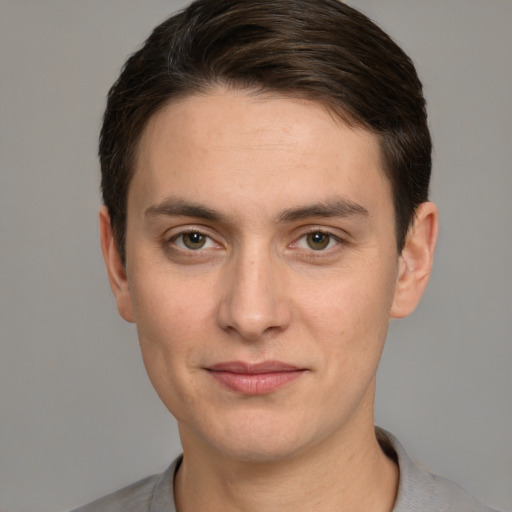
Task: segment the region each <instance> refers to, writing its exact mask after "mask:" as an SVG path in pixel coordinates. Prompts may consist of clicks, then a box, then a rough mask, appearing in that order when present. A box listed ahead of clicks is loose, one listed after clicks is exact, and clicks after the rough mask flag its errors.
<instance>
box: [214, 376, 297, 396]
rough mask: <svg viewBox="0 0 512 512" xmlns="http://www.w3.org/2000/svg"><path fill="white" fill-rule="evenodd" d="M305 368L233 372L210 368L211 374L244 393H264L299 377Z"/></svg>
mask: <svg viewBox="0 0 512 512" xmlns="http://www.w3.org/2000/svg"><path fill="white" fill-rule="evenodd" d="M303 373H304V370H295V371H286V372H270V373H255V374H251V373H233V372H227V371H215V370H210V375H212V377H213V378H214V379H215V380H216V381H217V382H220V383H221V384H222V385H224V386H225V387H227V388H228V389H231V390H232V391H236V392H237V393H243V394H244V395H264V394H266V393H271V392H272V391H275V390H277V389H279V388H281V387H283V386H285V385H286V384H288V383H290V382H292V381H294V380H295V379H298V378H299V377H300V376H301V375H302V374H303Z"/></svg>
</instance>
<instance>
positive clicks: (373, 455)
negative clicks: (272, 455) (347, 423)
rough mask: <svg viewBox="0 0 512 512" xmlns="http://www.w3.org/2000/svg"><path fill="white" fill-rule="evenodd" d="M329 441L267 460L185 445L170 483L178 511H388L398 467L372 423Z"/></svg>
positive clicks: (391, 506)
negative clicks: (376, 434)
mask: <svg viewBox="0 0 512 512" xmlns="http://www.w3.org/2000/svg"><path fill="white" fill-rule="evenodd" d="M185 437H186V436H185ZM330 441H331V442H328V443H323V444H321V445H316V446H314V447H311V448H310V449H308V450H304V451H303V452H301V453H300V454H296V455H295V456H293V457H289V458H287V459H285V460H279V461H272V462H267V461H265V462H261V461H256V462H255V461H247V460H242V461H240V460H233V459H231V458H229V459H228V458H224V457H222V456H221V455H219V454H215V456H212V455H213V454H206V453H205V451H204V450H194V449H192V450H189V451H187V449H186V448H187V446H186V443H184V458H183V462H182V465H181V467H180V469H179V471H178V474H177V476H176V482H175V501H176V506H177V510H178V512H203V511H209V512H217V511H222V512H232V511H233V512H234V511H240V510H244V512H260V511H261V510H265V511H266V512H277V511H279V512H288V511H290V512H291V511H293V512H301V511H306V510H307V511H310V510H322V511H324V512H331V511H332V512H340V511H343V512H359V511H363V510H364V511H366V510H372V511H374V512H390V511H391V510H392V509H393V504H394V501H395V498H396V491H397V486H398V468H397V466H396V465H395V463H394V462H392V461H391V460H390V459H388V458H387V457H386V455H385V454H384V453H383V451H382V449H381V448H380V446H379V444H378V441H377V439H376V436H375V431H374V427H373V423H372V424H371V425H369V427H368V428H366V429H364V430H362V429H358V430H357V431H355V432H352V433H351V432H345V433H344V435H341V438H338V439H331V440H330ZM195 446H196V447H197V445H195ZM205 455H206V456H205Z"/></svg>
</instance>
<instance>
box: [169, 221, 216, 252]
mask: <svg viewBox="0 0 512 512" xmlns="http://www.w3.org/2000/svg"><path fill="white" fill-rule="evenodd" d="M187 233H198V234H199V235H202V236H204V237H205V238H208V239H209V240H211V242H213V244H215V246H216V248H218V247H220V246H222V244H221V243H220V242H218V241H217V237H214V236H213V235H212V233H211V232H210V230H209V229H207V228H205V227H204V226H198V225H186V226H176V227H173V228H171V229H169V230H168V231H166V233H165V234H164V236H163V241H164V243H165V244H166V245H171V244H173V245H174V248H176V249H177V250H180V251H184V252H201V251H204V250H208V249H211V248H212V247H206V248H203V247H202V248H200V249H196V250H193V249H189V248H186V247H179V246H178V245H177V244H176V243H175V241H176V240H177V239H178V238H179V237H180V236H183V235H186V234H187Z"/></svg>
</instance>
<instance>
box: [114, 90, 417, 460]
mask: <svg viewBox="0 0 512 512" xmlns="http://www.w3.org/2000/svg"><path fill="white" fill-rule="evenodd" d="M107 225H108V222H107V221H106V220H105V226H107ZM105 230H107V231H108V227H105ZM104 238H105V237H104ZM106 238H108V236H106ZM107 245H108V244H107V243H106V242H105V240H104V246H107ZM126 250H127V263H126V274H124V273H123V272H124V271H123V270H120V269H119V264H117V267H116V264H115V263H112V261H114V260H115V258H116V255H115V254H114V256H112V254H110V256H109V255H108V254H107V256H106V257H107V265H109V262H108V259H109V257H110V261H111V263H110V278H111V282H112V281H114V283H113V285H112V287H113V289H114V291H115V293H116V297H117V301H118V306H119V310H120V312H121V314H122V315H123V316H124V318H125V319H126V320H129V321H134V322H135V323H136V325H137V329H138V334H139V338H140V346H141V350H142V355H143V359H144V363H145V366H146V369H147V372H148V374H149V377H150V379H151V381H152V383H153V386H154V387H155V389H156V391H157V392H158V394H159V396H160V398H161V399H162V401H163V402H164V404H165V405H166V406H167V408H168V409H169V410H170V411H171V412H172V414H173V415H174V416H175V417H176V419H177V421H178V424H179V428H180V434H181V436H182V442H183V445H184V449H185V451H187V450H188V449H190V450H192V449H193V448H192V447H198V446H199V447H201V448H202V449H203V451H210V452H211V453H216V454H223V455H225V456H230V457H237V458H242V459H251V460H252V459H255V460H268V459H272V460H274V459H281V458H286V457H290V456H293V455H296V454H299V453H302V452H304V451H307V450H308V449H312V448H313V447H316V448H318V447H319V446H328V445H329V443H332V442H334V441H335V440H336V439H341V438H343V436H345V437H346V436H348V435H349V433H350V432H352V433H354V432H358V431H363V430H364V429H368V428H372V429H373V412H372V410H373V396H374V380H375V373H376V370H377V365H378V361H379V358H380V355H381V351H382V348H383V344H384V340H385V337H386V332H387V327H388V322H389V318H390V315H391V316H400V311H398V310H399V309H400V306H398V305H397V302H399V297H398V296H399V295H400V293H401V292H400V290H401V286H400V284H399V283H400V280H401V276H402V274H403V273H404V269H405V268H406V266H407V265H406V264H404V262H403V258H402V257H399V256H398V254H397V252H396V241H395V234H394V213H393V205H392V198H391V190H390V186H389V183H388V181H387V179H386V178H385V176H384V173H383V170H382V164H381V158H380V153H379V145H378V140H377V138H376V136H375V135H373V134H371V133H369V132H367V131H364V130H362V129H359V128H353V127H349V126H348V125H346V124H344V123H343V122H342V121H340V120H339V119H337V118H335V117H334V116H332V115H331V114H330V113H329V112H328V111H327V110H326V109H325V108H324V107H323V106H322V105H320V104H318V103H316V102H311V101H306V100H298V99H289V98H283V97H276V96H269V95H267V96H261V95H259V96H256V95H251V94H250V93H247V92H234V91H229V90H223V89H219V90H214V91H212V92H211V93H209V94H207V95H202V96H199V95H198V96H191V97H188V98H186V99H183V100H180V101H179V102H174V103H172V104H170V105H169V106H167V107H166V108H164V109H163V110H161V111H160V112H158V113H157V114H156V115H155V116H154V117H153V118H152V119H151V120H150V122H149V125H148V126H147V128H146V130H145V132H144V134H143V138H142V140H141V145H140V152H139V155H138V161H137V164H136V172H135V175H134V178H133V181H132V183H131V185H130V192H129V197H128V221H127V247H126ZM111 252H113V253H115V249H112V251H111ZM107 253H108V249H107ZM112 268H114V270H112ZM115 268H117V270H115ZM116 280H117V281H116Z"/></svg>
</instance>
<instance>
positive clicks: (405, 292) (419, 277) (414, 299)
mask: <svg viewBox="0 0 512 512" xmlns="http://www.w3.org/2000/svg"><path fill="white" fill-rule="evenodd" d="M437 232H438V212H437V208H436V206H435V205H434V204H433V203H430V202H426V203H422V204H420V206H419V207H418V208H417V210H416V215H415V219H414V224H413V225H412V226H411V227H410V228H409V231H408V233H407V238H406V241H405V245H404V248H403V250H402V254H401V255H400V257H399V262H398V278H397V283H396V289H395V297H394V299H393V306H392V308H391V318H403V317H405V316H407V315H409V314H410V313H412V312H413V311H414V309H415V308H416V306H417V305H418V302H419V301H420V299H421V296H422V295H423V292H424V291H425V287H426V286H427V283H428V280H429V277H430V272H431V270H432V263H433V261H434V250H435V247H436V241H437Z"/></svg>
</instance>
